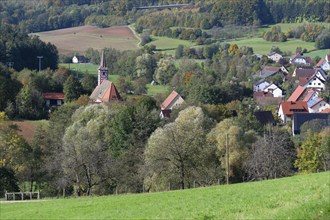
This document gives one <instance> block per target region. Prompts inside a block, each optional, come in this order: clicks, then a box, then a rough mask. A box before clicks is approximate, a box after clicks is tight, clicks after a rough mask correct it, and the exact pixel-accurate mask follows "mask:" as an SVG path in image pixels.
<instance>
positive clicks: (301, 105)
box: [280, 101, 308, 115]
mask: <svg viewBox="0 0 330 220" xmlns="http://www.w3.org/2000/svg"><path fill="white" fill-rule="evenodd" d="M280 105H281V107H282V111H283V113H284V114H285V115H293V114H294V113H295V112H308V106H307V102H304V101H299V102H281V104H280Z"/></svg>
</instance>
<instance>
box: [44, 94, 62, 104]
mask: <svg viewBox="0 0 330 220" xmlns="http://www.w3.org/2000/svg"><path fill="white" fill-rule="evenodd" d="M42 98H43V99H44V100H45V103H46V106H47V107H50V106H60V105H63V104H64V93H61V92H45V93H42Z"/></svg>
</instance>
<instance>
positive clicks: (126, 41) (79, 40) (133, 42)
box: [34, 26, 139, 55]
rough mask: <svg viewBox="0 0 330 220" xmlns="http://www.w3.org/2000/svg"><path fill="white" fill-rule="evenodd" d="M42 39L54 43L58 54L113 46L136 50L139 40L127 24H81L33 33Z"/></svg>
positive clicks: (70, 53) (81, 52) (120, 48)
mask: <svg viewBox="0 0 330 220" xmlns="http://www.w3.org/2000/svg"><path fill="white" fill-rule="evenodd" d="M34 35H37V36H39V37H40V39H41V40H42V41H45V42H50V43H52V44H55V45H56V47H57V49H58V51H59V53H60V54H65V55H73V54H75V53H79V54H83V53H84V52H85V51H86V50H87V49H88V48H93V49H97V50H101V49H103V48H105V47H106V48H109V47H112V48H115V49H118V50H136V49H138V46H137V43H138V42H139V40H138V39H137V38H136V37H135V35H134V34H133V32H132V31H131V30H130V29H129V28H128V27H127V26H115V27H109V28H98V27H94V26H81V27H73V28H65V29H59V30H54V31H47V32H39V33H34Z"/></svg>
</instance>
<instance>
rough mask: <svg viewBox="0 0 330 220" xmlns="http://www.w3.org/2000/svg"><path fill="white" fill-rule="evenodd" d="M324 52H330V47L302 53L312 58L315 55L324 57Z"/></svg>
mask: <svg viewBox="0 0 330 220" xmlns="http://www.w3.org/2000/svg"><path fill="white" fill-rule="evenodd" d="M326 54H330V49H325V50H316V51H313V52H310V53H305V54H304V55H305V56H309V57H312V58H314V57H316V56H319V57H321V58H325V55H326Z"/></svg>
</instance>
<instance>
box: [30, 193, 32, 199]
mask: <svg viewBox="0 0 330 220" xmlns="http://www.w3.org/2000/svg"><path fill="white" fill-rule="evenodd" d="M30 200H32V192H30Z"/></svg>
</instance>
